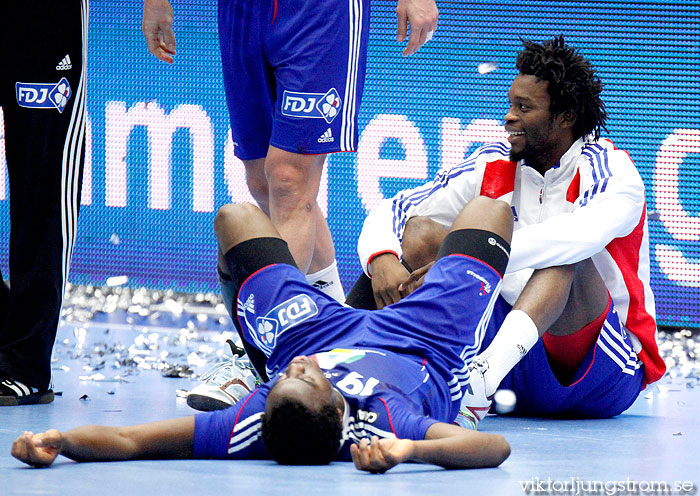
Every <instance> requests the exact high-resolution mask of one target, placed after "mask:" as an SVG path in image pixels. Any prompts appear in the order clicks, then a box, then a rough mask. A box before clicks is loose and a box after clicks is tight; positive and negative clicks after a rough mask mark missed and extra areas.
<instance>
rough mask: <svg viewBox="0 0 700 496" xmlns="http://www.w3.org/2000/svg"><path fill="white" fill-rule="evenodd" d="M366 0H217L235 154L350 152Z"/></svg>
mask: <svg viewBox="0 0 700 496" xmlns="http://www.w3.org/2000/svg"><path fill="white" fill-rule="evenodd" d="M369 10H370V9H369V0H324V1H322V2H309V1H306V0H254V1H253V0H219V14H218V15H219V41H220V47H221V59H222V64H223V73H224V86H225V89H226V100H227V102H228V108H229V116H230V119H231V135H232V137H233V142H234V152H235V155H236V156H237V157H238V158H240V159H241V160H253V159H257V158H262V157H265V156H266V155H267V151H268V145H273V146H275V147H277V148H281V149H282V150H286V151H288V152H292V153H300V154H324V153H330V152H337V151H353V150H355V149H356V147H357V139H358V137H357V114H358V111H359V108H360V100H361V97H362V89H363V86H364V79H365V64H366V55H367V39H368V35H369Z"/></svg>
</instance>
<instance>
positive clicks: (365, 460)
mask: <svg viewBox="0 0 700 496" xmlns="http://www.w3.org/2000/svg"><path fill="white" fill-rule="evenodd" d="M413 445H414V443H413V441H411V440H410V439H395V438H394V439H379V438H378V437H377V436H373V437H372V444H370V443H369V441H368V440H367V438H363V439H362V440H361V441H360V444H359V445H357V444H353V445H351V446H350V454H351V455H352V461H353V463H354V464H355V468H356V469H357V470H366V471H367V472H372V473H373V474H377V473H379V474H383V473H384V472H386V471H387V470H389V469H390V468H391V467H395V466H396V465H398V464H399V463H403V462H405V461H407V460H410V458H411V456H413Z"/></svg>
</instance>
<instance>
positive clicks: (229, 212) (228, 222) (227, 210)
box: [214, 203, 264, 239]
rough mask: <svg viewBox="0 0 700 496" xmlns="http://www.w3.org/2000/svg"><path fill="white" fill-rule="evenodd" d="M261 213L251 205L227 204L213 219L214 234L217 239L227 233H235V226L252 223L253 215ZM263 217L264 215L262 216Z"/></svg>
mask: <svg viewBox="0 0 700 496" xmlns="http://www.w3.org/2000/svg"><path fill="white" fill-rule="evenodd" d="M258 213H261V214H262V212H261V211H260V209H259V208H258V207H256V206H255V205H253V204H252V203H236V204H234V203H229V204H227V205H224V206H222V207H221V208H219V210H218V211H217V212H216V216H215V217H214V233H215V234H216V237H217V239H221V237H222V236H223V235H225V234H227V233H230V232H235V231H236V229H237V226H240V225H243V224H249V223H250V222H253V220H252V219H253V218H254V217H255V215H257V214H258ZM263 215H264V214H263Z"/></svg>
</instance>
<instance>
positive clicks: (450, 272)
mask: <svg viewBox="0 0 700 496" xmlns="http://www.w3.org/2000/svg"><path fill="white" fill-rule="evenodd" d="M512 230H513V215H512V212H511V210H510V206H509V205H508V204H507V203H505V202H502V201H499V200H492V199H488V198H485V197H479V198H476V199H474V200H473V201H472V202H470V203H469V204H468V205H467V206H466V207H465V208H464V209H463V210H462V212H461V213H460V214H459V215H458V216H457V218H456V219H455V221H454V223H453V225H452V228H451V230H450V233H449V234H448V236H447V237H446V238H445V240H444V242H443V243H442V246H441V248H440V251H439V254H438V261H437V262H436V263H435V265H434V266H433V267H432V268H431V269H430V271H429V272H428V274H427V276H426V278H425V282H424V283H423V285H422V286H421V287H420V288H419V289H417V290H416V291H415V292H413V293H412V294H411V295H409V296H408V297H406V298H404V299H402V300H401V301H400V302H397V303H395V304H394V305H391V306H388V307H386V308H384V309H382V310H379V311H368V310H360V309H355V308H350V307H345V306H343V305H341V304H340V303H338V302H337V301H335V300H334V299H333V298H331V297H329V296H328V295H326V294H324V293H322V292H321V291H318V290H317V289H316V288H314V287H312V286H311V285H309V284H308V283H307V282H306V279H305V277H304V275H303V274H302V273H301V272H300V271H299V270H298V269H297V268H296V267H295V266H294V260H293V258H292V256H291V255H290V253H289V250H288V249H287V245H286V243H285V242H284V241H283V240H282V239H281V238H280V236H279V233H278V232H277V231H276V229H275V228H274V226H273V225H272V223H271V222H270V220H269V219H268V218H267V216H266V215H265V214H264V213H263V212H262V211H261V210H259V209H258V208H257V207H255V206H253V205H249V204H242V205H227V206H225V207H223V208H222V209H220V210H219V212H218V214H217V216H216V219H215V231H216V236H217V240H218V243H219V251H220V254H221V257H220V258H221V260H220V264H219V265H220V269H221V270H222V272H223V275H224V276H226V277H230V278H231V281H232V283H233V284H234V285H236V287H237V291H236V292H235V294H237V295H238V312H237V313H238V319H237V322H236V323H237V325H238V326H239V332H240V333H241V337H242V339H243V343H244V345H245V346H246V349H247V350H249V355H251V359H254V357H253V356H252V354H251V353H250V350H251V349H253V348H254V349H255V350H256V351H258V352H261V353H262V355H263V358H264V360H265V364H264V367H265V369H266V372H267V376H268V377H270V378H271V380H270V381H269V382H267V383H265V384H263V385H261V386H259V387H258V388H256V389H255V390H253V391H252V392H251V393H250V394H248V395H247V396H246V397H244V398H242V399H241V400H240V401H239V402H238V403H236V404H235V405H234V406H233V407H231V408H228V409H225V410H219V411H214V412H207V413H202V414H199V415H197V416H195V417H187V418H178V419H172V420H166V421H161V422H154V423H149V424H143V425H138V426H133V427H101V426H85V427H79V428H77V429H73V430H70V431H67V432H59V431H57V430H54V429H52V430H49V431H47V432H45V433H42V434H32V433H30V432H26V433H24V434H23V435H22V436H20V437H19V438H17V440H16V441H15V442H14V444H13V446H12V455H13V456H14V457H16V458H18V459H19V460H21V461H23V462H25V463H27V464H29V465H33V466H37V467H45V466H48V465H51V463H53V461H54V460H55V459H56V457H57V456H58V455H59V454H62V455H64V456H66V457H68V458H71V459H73V460H76V461H107V460H129V459H144V458H190V457H192V458H226V459H267V458H272V459H274V460H276V461H277V462H279V463H282V464H327V463H329V462H331V461H333V460H344V461H350V460H352V461H353V462H354V463H355V466H356V467H357V468H358V469H360V470H367V471H370V472H384V471H386V470H388V469H390V468H391V467H393V466H395V465H397V464H399V463H402V462H405V461H416V462H422V463H430V464H435V465H439V466H442V467H445V468H471V467H493V466H497V465H499V464H500V463H501V462H503V460H505V459H506V458H507V457H508V455H509V454H510V447H509V445H508V443H507V442H506V441H505V439H504V438H503V437H502V436H500V435H497V434H488V433H483V432H475V431H473V430H469V429H465V428H462V427H459V426H457V425H455V424H453V423H452V422H453V421H454V419H455V418H456V417H457V414H458V412H459V409H460V402H461V399H462V397H463V396H464V394H465V391H466V389H467V387H468V385H469V364H470V363H471V361H472V359H473V357H474V355H475V354H476V351H477V350H478V348H479V345H480V341H481V339H482V337H483V334H484V333H483V330H484V328H485V327H486V325H487V323H488V320H489V318H490V316H491V311H492V309H493V304H494V301H495V299H496V297H497V296H498V293H499V290H500V286H501V280H502V276H503V272H504V271H505V268H506V265H507V264H508V253H509V250H510V247H509V243H510V239H511V235H512ZM465 301H468V302H469V305H468V308H469V311H468V312H465V310H464V308H465ZM259 366H260V364H258V367H259Z"/></svg>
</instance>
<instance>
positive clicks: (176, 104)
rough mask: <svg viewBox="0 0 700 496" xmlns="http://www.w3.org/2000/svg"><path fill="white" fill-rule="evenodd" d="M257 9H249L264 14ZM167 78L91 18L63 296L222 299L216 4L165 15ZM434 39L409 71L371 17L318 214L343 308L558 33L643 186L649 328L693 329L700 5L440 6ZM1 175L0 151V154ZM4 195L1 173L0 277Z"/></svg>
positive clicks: (240, 196) (223, 190)
mask: <svg viewBox="0 0 700 496" xmlns="http://www.w3.org/2000/svg"><path fill="white" fill-rule="evenodd" d="M256 1H259V0H256ZM173 6H174V8H175V15H176V22H175V30H176V35H177V38H178V55H177V57H176V63H175V64H174V65H172V66H168V65H165V64H163V63H161V62H159V61H157V60H156V59H155V58H154V57H152V56H151V55H150V54H149V53H148V52H147V51H146V47H145V43H144V41H143V36H142V34H141V31H140V24H141V10H142V8H143V3H142V1H141V0H124V1H120V2H113V1H105V0H93V1H92V5H91V12H90V22H91V24H90V39H89V43H90V45H89V53H90V58H89V85H88V92H89V93H88V95H89V102H88V110H89V114H90V128H89V134H88V143H87V152H88V154H87V156H88V162H87V168H86V174H85V182H84V186H83V197H82V203H83V206H82V214H81V219H80V223H79V232H78V240H77V243H76V247H75V253H74V256H73V265H72V269H71V281H72V282H74V283H79V284H104V282H105V280H106V278H107V277H110V276H116V275H127V276H128V277H129V284H130V285H132V286H147V287H152V288H172V289H174V290H177V291H192V292H194V291H215V290H216V276H215V263H216V247H215V243H214V237H213V231H212V221H213V218H214V215H215V212H216V209H217V208H218V207H219V206H221V205H223V204H224V203H227V202H230V201H243V200H249V199H250V197H249V196H248V193H247V190H246V187H245V182H244V177H243V168H242V165H241V164H240V162H238V161H237V160H236V159H235V157H234V155H233V144H232V143H231V141H230V138H229V137H228V133H229V129H228V118H227V114H226V105H225V100H224V92H223V87H222V83H221V79H222V78H221V68H220V62H219V53H218V38H217V33H216V2H214V1H213V0H210V1H205V0H174V1H173ZM438 6H439V8H440V20H439V28H438V31H437V32H436V34H435V36H434V38H433V40H432V41H431V42H430V43H429V44H428V45H426V46H425V47H424V48H423V49H422V50H421V51H420V52H419V53H418V54H416V55H414V56H412V57H410V58H403V57H401V48H402V47H401V46H400V45H399V44H397V43H396V41H395V29H396V28H395V26H396V20H395V13H394V9H395V2H393V1H375V2H373V6H372V9H373V10H372V23H371V35H370V52H369V57H368V68H367V73H368V75H367V83H366V85H365V94H364V99H363V103H362V108H361V111H360V145H359V150H358V153H340V154H335V155H332V156H330V158H329V159H328V164H327V165H328V166H327V174H324V178H323V183H322V187H321V193H320V198H319V200H320V201H319V203H320V204H321V206H322V209H324V211H326V212H327V214H328V219H329V224H330V227H331V231H332V233H333V236H334V239H335V243H336V250H337V255H338V263H339V266H340V271H341V277H342V279H343V284H344V286H345V289H346V290H349V289H350V287H351V284H352V282H353V281H354V279H355V278H356V277H357V275H358V274H359V273H360V266H359V264H358V262H357V256H356V252H355V240H356V238H357V235H358V234H359V231H360V228H361V225H362V221H363V219H364V217H365V214H366V211H367V210H368V209H371V208H372V207H373V206H374V205H376V204H377V203H378V202H379V201H380V200H381V199H382V198H384V197H388V196H392V195H393V194H394V193H395V192H396V191H398V190H399V189H402V188H405V187H409V186H416V185H418V184H420V183H422V182H424V181H426V180H427V179H429V178H431V177H432V176H433V175H434V174H435V172H436V171H437V170H438V169H439V168H441V167H447V166H450V165H452V164H455V163H457V162H459V161H460V160H462V159H463V158H464V157H465V155H466V154H468V153H470V151H471V150H473V149H474V148H475V147H476V146H478V145H479V144H480V143H482V142H486V141H490V140H492V139H494V138H497V137H499V136H501V134H502V132H503V131H502V127H501V126H502V124H503V115H504V113H505V111H506V93H507V90H508V87H509V85H510V82H511V81H512V79H513V78H514V77H515V75H516V72H515V69H514V62H515V55H516V52H517V51H518V50H519V48H520V46H521V45H520V41H519V37H524V38H529V39H532V40H536V41H541V40H544V39H546V38H551V37H553V36H554V35H557V34H559V33H563V34H565V36H566V38H567V40H568V42H569V43H570V44H572V45H574V46H576V47H579V48H580V49H581V51H582V53H583V54H584V55H586V56H587V57H589V58H590V59H591V60H592V61H593V63H594V65H595V67H596V68H597V70H598V72H599V74H600V76H601V78H602V79H603V82H604V83H605V92H604V99H605V102H606V104H607V107H608V111H609V114H610V122H609V126H608V130H609V133H608V134H607V137H609V138H610V139H612V141H613V142H615V144H616V145H617V146H618V147H619V148H623V149H626V150H628V151H629V152H630V154H631V156H632V158H633V160H634V161H635V163H636V165H637V167H638V169H639V171H640V173H641V175H642V177H643V178H644V180H645V182H646V185H647V201H648V207H649V210H650V211H651V212H652V220H651V221H650V231H651V250H652V254H651V255H652V284H653V288H654V290H655V294H656V302H657V313H658V318H659V323H660V324H664V325H677V326H694V327H699V326H700V243H698V240H699V239H700V216H699V214H700V182H699V180H700V0H679V1H671V0H646V1H642V0H639V1H624V2H623V1H617V0H615V1H607V2H596V1H588V2H580V1H576V2H574V1H521V0H510V1H507V2H506V1H495V0H473V1H453V2H444V1H438ZM0 145H3V146H0V167H2V166H3V165H4V152H3V150H4V144H3V143H2V142H0ZM8 195H9V191H8V188H7V179H6V175H5V174H4V173H0V219H2V224H1V226H0V264H2V267H3V270H6V267H7V244H8V239H9V215H8V208H9V201H8V198H9V196H8Z"/></svg>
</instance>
